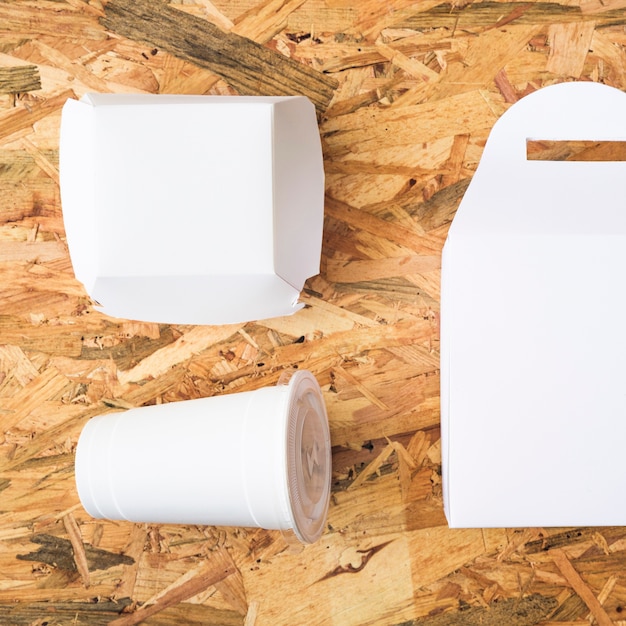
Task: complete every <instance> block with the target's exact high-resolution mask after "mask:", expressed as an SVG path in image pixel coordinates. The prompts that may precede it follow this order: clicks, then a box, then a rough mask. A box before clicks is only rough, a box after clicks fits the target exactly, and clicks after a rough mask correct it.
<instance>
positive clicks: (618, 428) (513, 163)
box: [441, 83, 626, 527]
mask: <svg viewBox="0 0 626 626" xmlns="http://www.w3.org/2000/svg"><path fill="white" fill-rule="evenodd" d="M528 139H535V140H554V141H565V140H581V141H625V140H626V94H624V93H622V92H621V91H619V90H616V89H613V88H610V87H606V86H603V85H600V84H594V83H566V84H559V85H555V86H550V87H547V88H544V89H541V90H539V91H537V92H535V93H533V94H531V95H529V96H527V97H525V98H523V99H522V100H520V101H519V102H517V103H515V104H514V105H513V106H512V107H511V108H510V109H509V110H508V111H507V112H506V113H505V114H504V115H503V116H502V117H501V119H499V120H498V122H497V123H496V124H495V126H494V128H493V130H492V132H491V135H490V136H489V140H488V142H487V144H486V146H485V150H484V153H483V157H482V160H481V162H480V164H479V167H478V169H477V171H476V173H475V175H474V177H473V179H472V182H471V184H470V186H469V188H468V190H467V192H466V195H465V197H464V198H463V201H462V202H461V205H460V207H459V209H458V212H457V214H456V217H455V219H454V221H453V224H452V226H451V228H450V231H449V235H448V239H447V242H446V244H445V248H444V252H443V265H442V303H441V315H442V321H441V374H442V376H441V400H442V424H441V427H442V444H443V486H444V501H445V510H446V515H447V518H448V522H449V524H450V526H452V527H520V526H575V525H585V526H593V525H623V524H626V498H625V497H624V493H625V492H626V463H625V460H624V459H625V457H626V162H619V161H611V162H579V161H572V162H563V161H541V160H536V161H535V160H527V156H526V142H527V140H528Z"/></svg>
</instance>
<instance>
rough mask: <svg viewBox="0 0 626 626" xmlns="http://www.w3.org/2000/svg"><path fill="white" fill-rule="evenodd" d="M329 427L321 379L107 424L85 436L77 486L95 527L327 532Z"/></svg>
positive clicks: (300, 376) (142, 412)
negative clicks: (102, 522)
mask: <svg viewBox="0 0 626 626" xmlns="http://www.w3.org/2000/svg"><path fill="white" fill-rule="evenodd" d="M330 448H331V446H330V435H329V430H328V418H327V415H326V409H325V406H324V400H323V397H322V393H321V391H320V388H319V385H318V383H317V381H316V379H315V377H314V376H313V375H312V374H311V373H310V372H308V371H305V370H299V371H297V372H295V373H294V374H293V375H292V376H291V378H290V379H289V380H288V382H286V384H285V383H283V384H281V383H279V384H278V385H276V386H274V387H265V388H262V389H258V390H255V391H247V392H243V393H234V394H229V395H223V396H215V397H211V398H201V399H197V400H186V401H183V402H172V403H169V404H161V405H155V406H149V407H140V408H136V409H130V410H128V411H124V412H120V413H112V414H107V415H100V416H98V417H95V418H93V419H92V420H90V421H89V422H88V423H87V425H86V426H85V428H84V429H83V431H82V433H81V435H80V439H79V441H78V447H77V450H76V485H77V488H78V495H79V497H80V500H81V502H82V504H83V506H84V507H85V509H86V510H87V512H88V513H89V514H90V515H92V516H93V517H96V518H109V519H124V520H128V521H133V522H149V523H174V524H209V525H217V526H221V525H223V526H255V527H260V528H266V529H276V530H282V531H289V530H292V531H293V532H294V533H295V535H296V536H297V537H298V539H299V540H300V541H302V542H304V543H312V542H314V541H316V540H317V539H318V538H319V537H320V535H321V534H322V531H323V529H324V525H325V521H326V515H327V512H328V502H329V497H330V479H331V450H330Z"/></svg>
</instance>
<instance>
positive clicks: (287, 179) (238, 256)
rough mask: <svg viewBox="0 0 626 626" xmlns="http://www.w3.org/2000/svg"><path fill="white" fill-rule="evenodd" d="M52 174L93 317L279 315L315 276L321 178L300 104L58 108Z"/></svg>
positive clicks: (179, 319) (307, 115)
mask: <svg viewBox="0 0 626 626" xmlns="http://www.w3.org/2000/svg"><path fill="white" fill-rule="evenodd" d="M60 173H61V198H62V203H63V217H64V222H65V228H66V233H67V239H68V245H69V249H70V255H71V258H72V264H73V266H74V271H75V273H76V276H77V278H78V279H79V280H80V281H81V282H82V283H83V284H84V285H85V288H86V290H87V292H88V293H89V295H90V296H92V297H93V298H94V300H96V301H97V302H98V303H99V304H100V305H101V308H102V310H103V311H104V312H105V313H107V314H110V315H114V316H117V317H125V318H131V319H141V320H145V321H155V322H169V323H186V324H223V323H233V322H241V321H249V320H253V319H262V318H267V317H275V316H280V315H287V314H290V313H293V312H294V311H296V310H298V309H299V308H301V305H299V304H298V302H297V301H298V296H299V294H300V291H301V289H302V287H303V285H304V281H305V280H306V279H307V278H309V277H310V276H313V275H315V274H316V273H317V272H318V271H319V261H320V252H321V242H322V227H323V206H324V204H323V203H324V200H323V194H324V171H323V161H322V152H321V143H320V137H319V132H318V128H317V121H316V116H315V109H314V107H313V105H312V104H311V103H310V102H309V101H308V100H307V99H306V98H303V97H288V98H283V97H276V98H270V97H238V96H235V97H228V96H167V95H118V94H89V95H87V96H85V97H84V98H83V99H82V100H81V101H75V100H68V102H67V103H66V105H65V107H64V109H63V116H62V125H61V146H60Z"/></svg>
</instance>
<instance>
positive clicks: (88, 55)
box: [0, 0, 626, 626]
mask: <svg viewBox="0 0 626 626" xmlns="http://www.w3.org/2000/svg"><path fill="white" fill-rule="evenodd" d="M625 9H626V1H625V0H603V1H602V2H600V1H598V0H581V1H579V0H568V1H563V2H526V1H520V2H508V1H507V2H492V1H490V0H489V1H485V2H452V3H451V2H439V1H438V0H428V2H411V1H409V0H387V1H386V2H380V1H379V0H366V1H364V2H361V3H354V2H352V1H350V0H307V1H306V2H302V0H212V1H211V2H209V1H208V0H184V2H183V0H174V1H173V2H172V3H170V4H167V3H165V2H163V1H159V2H149V1H148V0H139V1H138V2H131V1H130V0H110V1H109V2H106V3H101V2H100V1H99V0H89V1H86V0H68V1H66V2H51V1H48V0H31V1H29V2H27V3H25V2H1V1H0V66H1V69H0V281H1V282H0V305H1V308H0V424H1V425H2V429H1V430H0V502H1V505H0V622H1V623H3V624H5V623H6V624H11V625H13V624H15V625H16V626H35V625H36V626H42V624H43V623H47V624H49V625H50V626H65V625H66V624H72V623H83V624H94V625H96V626H98V625H99V624H102V625H104V624H110V623H112V622H113V623H118V624H130V623H139V622H142V623H145V624H148V625H150V624H153V625H158V626H178V625H179V624H190V625H192V626H212V625H213V626H223V625H227V626H230V625H233V626H235V625H236V626H243V625H244V624H245V625H246V626H269V625H271V626H287V625H289V626H292V625H293V624H315V625H316V626H400V625H403V626H408V625H411V626H414V625H424V626H444V625H453V624H454V625H464V624H467V625H468V626H469V625H470V624H472V625H473V624H494V625H496V624H497V625H500V624H511V625H513V626H531V625H534V624H541V625H543V626H557V625H559V626H566V625H570V626H573V625H576V626H582V625H583V624H589V623H590V622H591V621H593V623H604V624H609V623H612V624H615V625H616V626H618V625H620V626H621V624H623V623H624V615H626V583H625V581H624V575H623V572H624V571H626V528H623V527H609V528H565V529H564V528H556V529H547V528H530V529H525V528H524V529H498V528H496V529H458V530H451V529H449V528H448V527H447V525H446V521H445V516H444V514H443V507H442V485H441V481H442V477H441V432H440V428H439V384H440V381H439V323H440V320H439V272H440V269H439V264H440V253H441V248H442V246H443V243H444V241H445V237H446V235H447V231H448V228H449V226H450V223H451V221H452V219H453V217H454V214H455V211H456V209H457V207H458V205H459V202H460V201H461V198H462V197H463V194H464V193H465V191H466V189H467V186H468V184H469V182H470V180H471V178H472V176H473V174H474V172H475V170H476V167H477V164H478V162H479V160H480V157H481V154H482V150H483V147H484V145H485V141H486V139H487V136H488V134H489V131H490V130H491V128H492V126H493V124H494V123H495V122H496V120H497V119H498V117H499V116H500V115H501V114H502V113H503V112H504V111H506V110H507V109H508V108H509V107H510V106H511V104H512V103H514V102H516V101H518V100H519V99H521V98H523V97H524V96H525V95H526V94H528V93H531V92H533V91H535V90H537V89H539V88H541V87H543V86H545V85H550V84H553V83H558V82H562V81H568V80H572V79H574V78H575V79H579V80H591V81H597V82H603V83H606V84H608V85H612V86H614V87H617V88H619V89H622V90H626V37H625V35H624V24H625V23H626V17H625V16H626V12H625ZM37 81H38V82H37ZM89 91H102V92H105V91H106V92H113V93H188V94H211V95H225V94H228V95H233V94H236V93H242V94H248V93H253V94H270V93H279V94H284V93H288V94H292V93H293V94H300V93H301V94H305V95H308V96H309V97H310V98H311V99H312V100H313V101H314V102H315V104H316V106H317V108H318V111H319V113H320V116H319V120H320V134H321V138H322V142H323V148H324V158H325V171H326V201H325V224H324V243H323V254H322V259H321V272H320V274H319V275H318V276H315V277H313V278H311V279H310V280H309V281H307V283H306V285H305V289H304V290H303V292H302V295H301V300H302V302H303V303H304V304H305V308H304V309H302V310H301V311H299V312H298V313H297V314H296V315H293V316H291V317H285V318H276V319H271V320H255V321H252V322H249V323H247V324H242V325H234V326H232V327H210V326H209V327H202V326H196V327H194V326H180V325H168V324H146V323H142V322H141V321H136V320H119V319H113V318H109V317H106V316H104V315H103V314H102V313H100V312H99V310H98V308H97V307H96V306H95V303H93V302H92V301H90V299H89V298H88V296H87V295H86V293H85V290H84V288H83V286H82V285H81V284H80V283H79V282H78V281H77V280H76V279H75V277H74V274H73V271H72V265H71V261H70V258H69V254H68V250H67V243H66V239H65V230H64V226H63V218H62V207H61V202H60V193H59V164H58V145H59V125H60V114H61V108H62V106H63V104H64V103H65V101H66V100H67V98H80V97H81V96H82V95H83V94H85V93H87V92H89ZM598 114H601V112H598ZM537 139H539V141H538V142H535V144H533V145H531V146H529V155H528V157H529V158H543V159H555V158H562V159H566V160H570V159H589V160H603V159H604V160H606V159H609V160H610V159H613V158H622V157H623V153H624V150H623V145H622V144H621V143H620V144H619V145H618V144H616V143H614V144H608V143H606V142H601V143H598V142H596V143H594V142H591V143H590V142H575V141H574V142H568V143H567V145H563V144H561V143H558V142H557V143H556V144H555V143H554V142H549V141H541V138H537ZM574 139H575V138H574ZM207 184H210V183H208V182H207ZM236 192H237V190H233V193H236ZM513 192H514V190H513V191H512V193H513ZM294 210H297V207H294ZM172 219H176V214H175V213H173V216H172ZM230 237H231V240H232V252H231V253H232V254H233V255H236V254H237V253H238V249H237V233H236V232H233V233H231V234H230ZM593 289H594V285H593V284H589V285H586V286H585V289H583V290H582V291H581V294H580V298H581V306H588V307H589V310H590V311H593V295H592V294H593ZM589 294H591V295H589ZM521 298H522V300H523V298H524V296H523V295H522V296H521ZM485 314H486V315H488V314H489V312H488V311H485ZM294 367H298V368H308V369H310V370H311V371H312V372H313V373H314V374H315V376H316V377H317V379H318V380H319V382H320V385H321V386H322V391H323V394H324V399H325V401H326V406H327V410H328V416H329V423H330V430H331V438H332V443H333V483H332V497H331V504H330V510H329V515H328V520H327V527H326V529H325V532H324V534H323V536H322V538H321V539H320V541H319V542H317V543H315V544H313V545H311V546H307V547H306V548H304V547H302V546H299V545H294V544H293V542H291V541H290V540H289V538H288V537H285V536H283V535H281V534H280V533H279V532H276V531H265V530H262V529H252V528H221V527H220V528H217V527H210V526H176V525H149V524H131V523H128V522H112V521H107V520H94V519H92V518H91V517H90V516H89V515H88V514H87V513H86V512H85V511H84V510H83V508H82V506H81V505H80V502H79V499H78V495H77V492H76V487H75V482H74V458H75V457H74V455H75V448H76V443H77V440H78V437H79V434H80V432H81V429H82V427H83V426H84V425H85V424H86V423H87V421H88V420H89V419H90V418H91V417H93V416H96V415H102V414H104V413H107V412H113V411H123V410H125V409H127V408H129V407H133V406H141V405H151V404H157V403H165V402H177V401H181V400H186V399H191V398H198V397H209V396H214V395H219V394H225V393H234V392H237V391H247V390H252V389H259V388H261V387H264V386H267V385H273V384H276V382H277V381H278V379H279V377H280V376H281V373H282V372H284V371H285V370H288V369H290V368H294ZM486 401H488V399H486ZM609 436H610V434H609ZM584 462H585V459H584V458H582V457H581V463H584ZM164 463H167V458H164ZM224 471H234V468H224ZM478 488H479V489H490V479H489V476H485V478H484V481H483V483H482V484H481V485H478V486H477V489H478ZM617 497H620V494H616V498H617ZM87 585H88V587H87Z"/></svg>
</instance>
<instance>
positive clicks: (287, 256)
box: [272, 96, 324, 291]
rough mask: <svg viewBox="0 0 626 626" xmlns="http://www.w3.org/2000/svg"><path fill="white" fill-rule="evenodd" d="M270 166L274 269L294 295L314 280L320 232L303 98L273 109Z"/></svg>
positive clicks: (320, 171)
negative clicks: (308, 279)
mask: <svg viewBox="0 0 626 626" xmlns="http://www.w3.org/2000/svg"><path fill="white" fill-rule="evenodd" d="M272 160H273V177H274V184H273V193H274V197H273V202H274V268H275V271H276V274H277V275H278V276H280V277H281V278H282V279H283V280H285V281H286V282H288V283H289V284H290V285H292V286H293V287H294V288H295V289H297V290H298V291H300V290H301V289H302V287H303V286H304V283H305V281H306V279H307V278H310V277H311V276H315V275H316V274H319V271H320V258H321V251H322V234H323V228H324V160H323V154H322V143H321V138H320V134H319V128H318V124H317V116H316V112H315V107H314V106H313V104H312V103H311V101H310V100H309V99H308V98H305V97H303V96H294V97H288V98H284V99H282V100H280V101H279V102H275V103H274V104H273V115H272ZM278 181H282V185H281V186H280V187H279V186H278V185H277V182H278ZM285 182H287V184H285ZM294 259H298V261H299V262H298V263H294Z"/></svg>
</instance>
